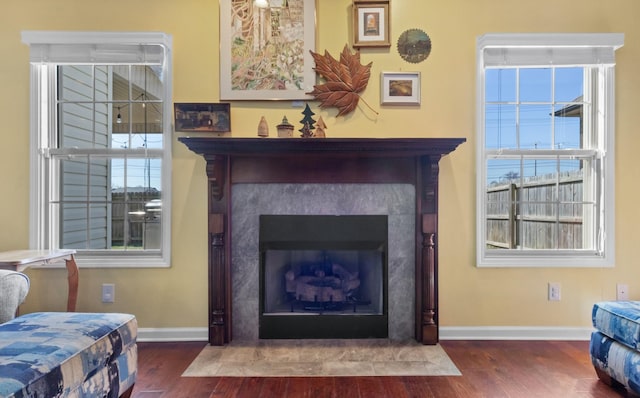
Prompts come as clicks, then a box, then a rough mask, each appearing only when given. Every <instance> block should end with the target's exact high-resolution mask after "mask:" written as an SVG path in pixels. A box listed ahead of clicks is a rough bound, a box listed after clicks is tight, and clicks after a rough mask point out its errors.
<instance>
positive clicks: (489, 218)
mask: <svg viewBox="0 0 640 398" xmlns="http://www.w3.org/2000/svg"><path fill="white" fill-rule="evenodd" d="M622 44H623V35H622V34H487V35H484V36H481V37H480V38H479V39H478V41H477V68H478V70H477V93H478V94H477V95H478V101H477V104H478V111H477V130H478V143H477V145H478V152H477V162H478V164H477V170H478V174H477V178H478V180H477V191H478V194H477V217H478V219H477V263H478V266H612V265H613V261H614V242H613V233H614V223H613V222H614V214H613V213H614V185H613V184H614V154H613V150H614V119H615V117H614V95H613V90H614V65H615V57H614V56H615V50H616V49H618V48H619V47H621V46H622Z"/></svg>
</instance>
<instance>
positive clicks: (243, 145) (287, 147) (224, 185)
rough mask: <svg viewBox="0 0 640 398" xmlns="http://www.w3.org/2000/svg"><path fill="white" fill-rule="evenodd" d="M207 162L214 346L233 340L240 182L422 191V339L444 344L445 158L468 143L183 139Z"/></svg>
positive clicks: (418, 302)
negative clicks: (234, 191) (235, 212)
mask: <svg viewBox="0 0 640 398" xmlns="http://www.w3.org/2000/svg"><path fill="white" fill-rule="evenodd" d="M178 140H179V141H180V142H182V143H184V144H185V145H186V146H187V147H188V148H189V149H190V150H192V151H193V152H195V153H197V154H200V155H202V156H203V157H204V159H205V161H206V172H207V178H208V182H209V184H208V236H209V275H208V278H209V343H210V344H212V345H224V344H227V343H229V342H230V341H231V340H232V335H231V318H232V313H231V242H230V237H231V225H230V220H231V200H230V195H229V192H230V188H231V185H232V184H235V183H407V184H412V185H414V186H415V188H416V233H415V241H416V245H415V247H416V266H415V286H416V291H415V295H416V296H415V308H416V313H415V324H416V330H415V338H416V340H417V341H419V342H422V343H424V344H435V343H437V342H438V317H439V314H438V283H437V278H438V250H437V241H436V237H437V233H438V217H437V216H438V178H439V166H438V163H439V161H440V158H441V157H442V156H444V155H446V154H448V153H450V152H452V151H453V150H455V149H456V148H457V147H458V145H460V144H462V143H463V142H465V139H464V138H399V139H395V138H387V139H375V138H373V139H368V138H345V139H303V138H273V139H271V138H218V137H215V138H211V137H179V138H178ZM256 316H257V314H256Z"/></svg>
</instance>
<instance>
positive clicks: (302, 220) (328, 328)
mask: <svg viewBox="0 0 640 398" xmlns="http://www.w3.org/2000/svg"><path fill="white" fill-rule="evenodd" d="M259 325H260V327H259V329H260V330H259V337H260V338H382V337H387V336H388V315H387V217H386V216H368V215H356V216H352V215H349V216H324V215H318V216H316V215H313V216H310V215H263V216H260V320H259Z"/></svg>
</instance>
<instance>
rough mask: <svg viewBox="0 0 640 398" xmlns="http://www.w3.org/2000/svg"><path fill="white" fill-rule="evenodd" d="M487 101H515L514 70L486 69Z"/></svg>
mask: <svg viewBox="0 0 640 398" xmlns="http://www.w3.org/2000/svg"><path fill="white" fill-rule="evenodd" d="M485 93H486V94H485V95H486V100H487V102H512V103H513V102H515V101H516V70H515V69H488V70H487V73H486V76H485Z"/></svg>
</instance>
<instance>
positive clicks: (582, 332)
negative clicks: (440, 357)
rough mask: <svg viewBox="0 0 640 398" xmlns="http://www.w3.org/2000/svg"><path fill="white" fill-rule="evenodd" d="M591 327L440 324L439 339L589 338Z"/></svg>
mask: <svg viewBox="0 0 640 398" xmlns="http://www.w3.org/2000/svg"><path fill="white" fill-rule="evenodd" d="M592 331H593V328H578V327H552V326H441V327H440V340H587V341H588V340H590V338H591V332H592Z"/></svg>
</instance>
